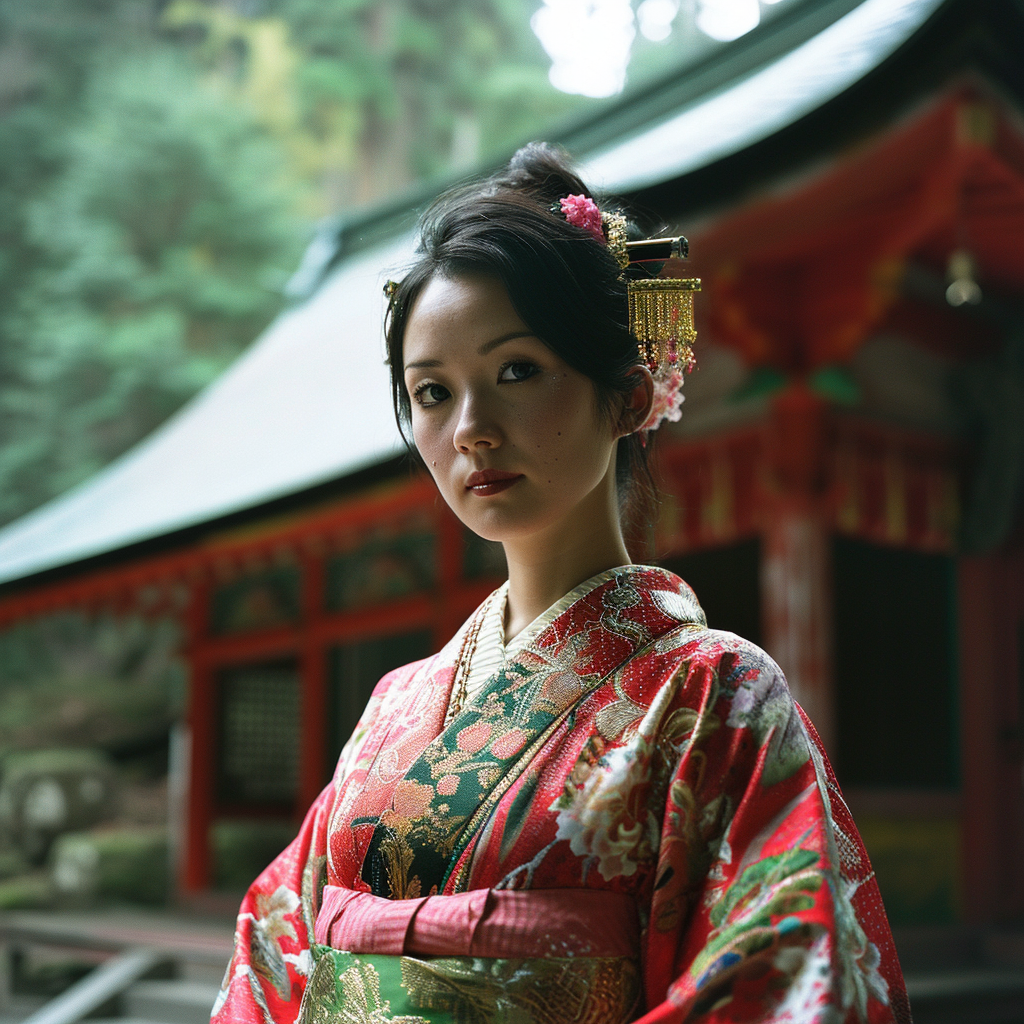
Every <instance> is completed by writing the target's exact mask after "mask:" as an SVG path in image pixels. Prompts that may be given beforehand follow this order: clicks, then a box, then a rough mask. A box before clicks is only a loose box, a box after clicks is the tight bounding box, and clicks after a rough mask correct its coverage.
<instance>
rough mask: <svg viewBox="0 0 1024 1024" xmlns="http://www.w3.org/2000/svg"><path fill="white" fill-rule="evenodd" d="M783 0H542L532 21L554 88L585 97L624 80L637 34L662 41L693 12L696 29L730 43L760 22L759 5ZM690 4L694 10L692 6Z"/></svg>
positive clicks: (615, 88)
mask: <svg viewBox="0 0 1024 1024" xmlns="http://www.w3.org/2000/svg"><path fill="white" fill-rule="evenodd" d="M780 2H783V3H784V2H787V0H691V3H690V4H687V5H686V10H685V11H682V12H681V9H680V7H681V5H680V2H679V0H641V3H640V4H639V5H638V6H637V7H636V9H635V10H634V8H633V4H632V3H631V2H630V0H544V3H543V6H542V7H540V8H539V10H538V11H537V12H536V13H535V14H534V16H533V19H532V21H531V25H532V27H533V31H534V32H535V33H536V34H537V37H538V38H539V39H540V41H541V43H542V44H543V46H544V49H545V50H546V51H547V53H548V56H549V57H550V58H551V71H550V78H551V84H552V85H553V86H555V88H556V89H560V90H561V91H562V92H567V93H579V94H582V95H584V96H594V97H601V96H614V95H615V93H617V92H621V91H622V88H623V87H624V85H625V84H626V69H627V67H628V66H629V57H630V50H631V48H632V46H633V41H634V40H635V38H636V36H637V33H638V32H639V33H640V34H641V35H642V36H644V37H645V38H647V39H650V40H651V41H653V42H661V41H663V40H665V39H667V38H668V37H669V35H670V34H671V33H672V26H673V23H674V22H675V20H676V18H677V17H684V16H692V17H693V20H694V23H695V25H696V26H697V28H698V29H699V30H700V31H701V32H703V33H704V34H705V35H706V36H708V37H709V38H711V39H714V40H716V41H718V42H729V41H731V40H733V39H738V38H739V37H740V36H742V35H744V34H745V33H747V32H750V31H751V30H752V29H755V28H757V26H758V24H759V23H760V21H761V17H762V13H763V9H764V8H765V7H768V6H771V5H773V4H776V3H780ZM691 8H692V14H691V13H690V10H691Z"/></svg>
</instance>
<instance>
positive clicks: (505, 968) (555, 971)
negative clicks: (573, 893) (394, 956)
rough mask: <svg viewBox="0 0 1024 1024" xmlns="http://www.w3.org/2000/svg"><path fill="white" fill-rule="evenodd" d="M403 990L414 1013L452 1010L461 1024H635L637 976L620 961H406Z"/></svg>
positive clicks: (632, 965)
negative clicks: (632, 1023) (510, 1023)
mask: <svg viewBox="0 0 1024 1024" xmlns="http://www.w3.org/2000/svg"><path fill="white" fill-rule="evenodd" d="M402 987H403V988H404V989H406V990H407V991H408V992H409V1001H410V1002H411V1003H412V1005H413V1006H415V1007H417V1008H421V1009H424V1010H447V1011H448V1012H450V1013H451V1014H452V1016H453V1017H454V1019H455V1020H456V1021H457V1022H458V1024H498V1022H505V1021H518V1022H522V1024H566V1022H568V1021H572V1024H621V1022H625V1021H628V1020H630V1019H631V1018H632V1011H633V1008H634V1007H635V1006H636V1003H637V999H638V997H639V994H640V975H639V971H638V970H637V966H636V964H635V963H634V962H633V961H632V960H627V959H625V958H620V957H608V958H600V957H576V958H572V959H556V958H551V959H530V960H503V959H482V958H472V957H444V958H439V959H436V960H430V961H424V960H416V959H413V958H412V957H402Z"/></svg>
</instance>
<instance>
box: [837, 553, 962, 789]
mask: <svg viewBox="0 0 1024 1024" xmlns="http://www.w3.org/2000/svg"><path fill="white" fill-rule="evenodd" d="M833 557H834V562H833V573H834V580H835V666H836V710H837V718H838V730H839V736H838V751H837V753H838V756H837V758H836V762H837V763H836V768H837V773H838V775H839V779H840V782H841V784H842V785H843V786H867V787H872V786H873V787H885V788H913V787H927V788H932V789H936V788H943V789H948V788H952V787H954V786H956V784H957V781H958V774H959V772H958V765H957V756H956V730H955V711H956V705H955V680H956V675H955V669H954V657H955V645H954V630H955V618H954V575H953V560H952V558H949V557H947V556H945V555H933V554H925V553H922V552H919V551H905V550H901V549H898V548H888V547H880V546H878V545H875V544H868V543H866V542H864V541H859V540H852V539H848V538H844V537H838V538H836V540H835V543H834V547H833Z"/></svg>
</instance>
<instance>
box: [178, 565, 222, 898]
mask: <svg viewBox="0 0 1024 1024" xmlns="http://www.w3.org/2000/svg"><path fill="white" fill-rule="evenodd" d="M209 595H210V590H209V582H208V581H207V580H206V579H205V578H201V577H197V578H195V579H193V580H192V583H191V585H190V592H189V603H188V608H187V611H186V630H187V636H186V646H185V650H186V659H187V661H188V670H189V690H188V714H187V720H188V731H189V741H188V746H189V766H188V796H187V799H186V816H185V842H184V856H183V857H182V858H181V862H180V863H181V876H180V878H179V880H178V882H179V886H180V889H181V891H182V893H183V894H186V895H187V894H191V893H197V892H202V891H203V890H205V889H208V888H209V887H210V883H211V880H212V877H213V874H212V859H211V851H210V826H211V825H212V824H213V803H214V799H213V798H214V793H213V787H214V782H215V779H214V775H215V771H216V762H215V754H214V744H215V742H216V737H215V730H216V715H217V706H216V695H215V693H214V679H213V672H212V670H211V668H210V666H209V664H208V663H207V661H206V658H205V657H204V652H203V640H204V639H205V637H206V634H207V625H208V621H209Z"/></svg>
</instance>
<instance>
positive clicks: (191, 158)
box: [0, 48, 300, 519]
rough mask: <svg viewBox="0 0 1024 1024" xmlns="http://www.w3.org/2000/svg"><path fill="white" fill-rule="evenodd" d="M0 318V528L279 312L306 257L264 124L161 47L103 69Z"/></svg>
mask: <svg viewBox="0 0 1024 1024" xmlns="http://www.w3.org/2000/svg"><path fill="white" fill-rule="evenodd" d="M61 145H62V147H63V150H64V154H63V156H64V159H63V162H62V166H61V168H60V170H59V171H58V172H57V173H55V174H54V175H53V176H52V178H51V181H50V182H49V184H48V186H47V187H46V188H43V189H40V190H39V191H38V193H37V194H36V195H34V196H32V197H31V198H29V199H28V201H27V202H24V203H23V204H22V209H21V213H22V217H23V222H22V224H20V225H19V226H18V227H19V228H20V232H19V233H20V236H21V241H22V248H23V249H27V250H29V251H30V252H31V254H32V257H33V259H32V263H33V264H34V267H33V271H32V273H30V274H28V275H26V277H25V279H24V280H22V281H19V282H18V283H17V287H16V289H15V295H13V296H12V301H11V302H10V304H9V305H7V307H6V309H5V314H6V315H3V317H2V321H0V331H2V334H3V337H4V338H5V339H11V341H13V342H14V344H15V346H16V352H17V355H16V358H15V360H14V362H15V364H16V365H14V366H12V367H11V372H10V373H9V374H7V375H5V377H6V380H5V382H4V383H5V385H6V386H5V387H4V388H3V391H2V392H0V403H2V404H0V409H2V412H0V416H2V422H3V434H4V437H3V440H4V444H3V447H2V450H0V517H3V518H5V519H6V518H10V517H12V516H13V515H15V514H16V513H17V512H19V511H21V510H23V509H24V508H25V507H26V506H30V505H33V504H37V503H38V502H40V501H42V500H44V499H45V498H47V497H49V496H51V495H52V494H53V493H56V492H59V491H62V490H64V489H66V488H67V487H69V486H72V485H73V484H75V483H77V482H78V481H79V480H81V479H83V478H85V477H86V476H88V475H90V474H91V473H93V472H95V471H96V470H97V469H98V468H100V467H101V466H102V465H103V464H104V463H106V462H107V461H109V460H110V459H111V458H113V457H115V456H116V455H118V454H120V453H121V452H122V451H124V450H125V449H127V448H128V447H130V446H131V445H132V444H133V443H134V442H136V441H137V440H138V439H139V438H140V437H142V436H144V435H145V434H147V433H149V432H150V431H151V430H152V429H153V428H154V427H156V426H157V425H158V424H159V423H161V422H162V421H163V420H164V419H165V418H166V417H167V416H168V415H169V414H170V413H171V412H173V411H174V410H175V409H176V408H177V407H178V406H179V405H181V403H182V402H183V401H185V400H186V399H187V398H189V397H190V396H191V395H192V394H194V393H195V392H196V391H197V390H198V389H199V388H201V387H202V386H203V385H205V384H207V383H208V382H209V381H211V380H213V379H214V377H215V376H216V375H217V374H218V373H219V372H220V371H221V370H222V369H223V368H224V367H225V366H226V365H227V364H228V362H229V361H230V360H231V359H232V358H233V357H234V356H235V355H236V354H237V353H238V352H239V351H241V349H242V348H243V347H244V346H245V345H246V344H247V343H248V342H249V341H251V340H252V338H253V337H254V336H255V335H256V334H257V333H258V332H259V331H260V329H261V328H262V327H263V326H264V325H265V324H266V323H267V322H268V321H269V320H270V319H271V317H272V316H273V315H274V314H275V313H276V311H277V310H278V308H279V307H280V302H281V299H280V285H281V283H282V282H283V281H284V280H285V278H286V275H287V269H288V267H289V266H290V265H291V264H292V263H293V262H294V259H295V257H296V255H297V253H298V251H299V241H300V237H299V233H298V230H297V227H298V225H297V223H296V221H295V219H294V217H292V216H290V214H289V206H290V204H289V196H288V195H287V193H286V192H285V190H284V189H283V188H282V187H281V186H280V185H279V184H277V182H279V181H280V180H281V179H282V168H281V162H280V160H278V159H276V155H275V153H274V151H273V149H272V148H271V146H270V145H269V144H268V143H267V141H266V139H265V138H264V137H263V136H262V134H261V133H260V131H259V129H258V127H257V125H256V124H255V121H254V119H253V118H252V117H251V115H249V114H247V113H246V112H245V111H242V110H239V109H238V108H235V107H231V106H229V105H225V104H224V103H222V102H221V101H220V99H219V97H218V96H217V95H216V93H215V92H214V91H213V90H211V89H209V88H208V87H205V86H203V84H202V83H201V82H200V81H199V80H198V79H197V77H196V76H195V74H190V73H189V72H188V69H187V67H186V66H184V65H183V63H182V60H181V58H180V57H177V56H176V55H174V54H172V53H168V52H166V51H162V50H160V49H159V48H153V49H151V50H150V52H149V53H148V54H146V55H145V57H136V58H122V59H121V60H120V61H118V62H117V63H116V64H113V65H111V66H109V67H101V68H98V69H97V70H96V71H95V72H94V73H93V75H92V76H91V77H90V79H89V83H88V88H87V90H86V92H85V94H84V96H83V97H82V99H81V101H80V106H79V118H78V120H77V123H76V124H75V125H74V126H73V127H70V128H69V129H68V130H67V131H66V133H65V135H64V137H63V139H62V141H61Z"/></svg>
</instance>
